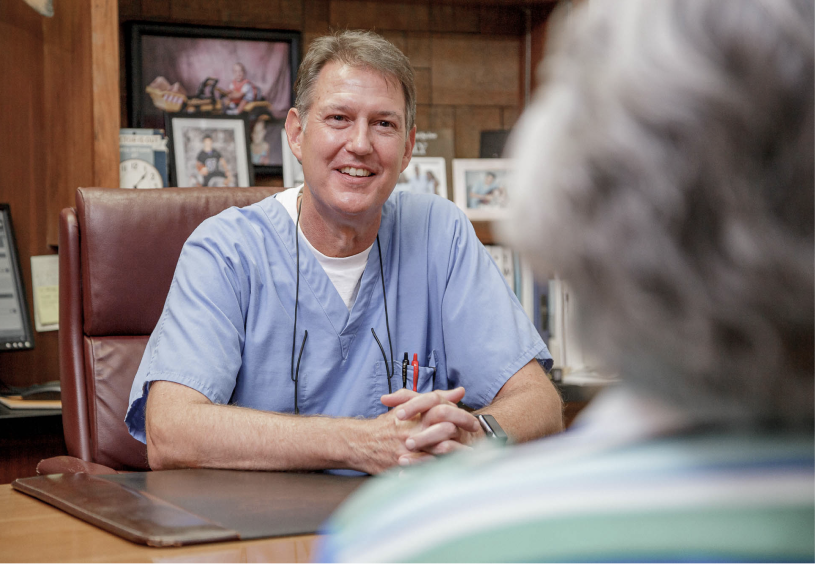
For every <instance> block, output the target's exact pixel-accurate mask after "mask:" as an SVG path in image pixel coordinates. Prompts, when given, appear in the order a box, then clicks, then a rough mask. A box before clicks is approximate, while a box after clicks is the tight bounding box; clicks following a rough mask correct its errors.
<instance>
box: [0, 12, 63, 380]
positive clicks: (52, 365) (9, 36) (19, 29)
mask: <svg viewBox="0 0 815 564" xmlns="http://www.w3.org/2000/svg"><path fill="white" fill-rule="evenodd" d="M42 20H43V18H42V16H40V15H39V14H37V13H36V12H35V11H34V10H32V9H31V8H29V7H28V6H26V5H25V4H24V3H23V2H22V1H14V0H12V1H7V2H0V53H2V55H0V76H2V77H3V79H2V80H0V100H2V102H0V162H2V166H0V201H2V202H4V203H8V204H9V205H10V206H11V215H12V221H13V223H14V231H15V233H16V235H17V247H18V249H19V252H20V265H21V266H22V269H23V278H24V280H25V285H26V292H27V294H28V299H29V302H31V301H32V296H31V266H30V258H31V256H32V255H40V254H49V253H53V252H54V251H53V250H52V249H51V248H50V247H49V246H48V244H47V241H46V237H47V229H48V227H47V217H48V214H47V211H46V210H47V197H46V195H47V192H46V190H45V178H46V174H45V167H46V152H47V150H48V149H47V147H48V145H47V141H46V140H45V139H44V138H43V136H44V134H45V132H46V130H47V121H46V118H45V77H44V67H45V42H44V37H43V26H42ZM29 313H31V314H32V317H31V318H32V321H33V319H34V318H33V310H32V311H30V312H29ZM56 336H57V334H56V332H52V333H40V334H37V335H35V343H36V348H35V349H34V350H33V351H17V352H9V353H0V379H1V380H3V382H5V383H6V384H9V385H26V384H28V383H29V382H31V381H32V379H34V378H36V379H37V380H39V381H47V380H56V379H58V378H59V374H58V368H57V339H56ZM35 374H38V375H39V376H34V375H35Z"/></svg>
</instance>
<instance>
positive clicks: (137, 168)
mask: <svg viewBox="0 0 815 564" xmlns="http://www.w3.org/2000/svg"><path fill="white" fill-rule="evenodd" d="M119 187H120V188H164V181H163V180H162V179H161V173H160V172H159V171H158V169H157V168H156V167H154V166H153V165H151V164H150V163H148V162H147V161H143V160H141V159H127V160H126V161H122V162H121V163H119Z"/></svg>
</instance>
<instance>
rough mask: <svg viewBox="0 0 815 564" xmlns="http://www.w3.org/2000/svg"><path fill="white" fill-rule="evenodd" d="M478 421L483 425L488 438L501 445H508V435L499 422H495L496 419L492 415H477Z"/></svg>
mask: <svg viewBox="0 0 815 564" xmlns="http://www.w3.org/2000/svg"><path fill="white" fill-rule="evenodd" d="M476 419H478V422H479V423H480V424H481V428H482V429H483V430H484V434H485V435H487V438H488V439H490V440H491V441H497V442H499V443H501V444H506V442H507V438H508V437H507V434H506V433H505V432H504V430H503V429H502V428H501V426H500V425H499V424H498V421H496V420H495V417H493V416H492V415H487V414H486V413H480V414H478V415H476Z"/></svg>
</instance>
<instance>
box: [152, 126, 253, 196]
mask: <svg viewBox="0 0 815 564" xmlns="http://www.w3.org/2000/svg"><path fill="white" fill-rule="evenodd" d="M167 131H168V133H169V140H170V146H171V147H172V150H173V160H172V164H171V170H172V172H173V179H174V180H175V185H176V186H178V187H180V188H192V187H195V186H210V187H216V186H236V187H242V188H248V187H249V186H251V185H252V184H254V180H255V179H254V172H253V170H252V164H251V162H250V161H249V158H248V153H247V146H248V144H249V138H248V132H247V131H246V122H245V121H244V120H243V119H241V118H231V117H226V116H209V117H186V116H184V115H183V114H180V115H179V114H169V115H168V116H167Z"/></svg>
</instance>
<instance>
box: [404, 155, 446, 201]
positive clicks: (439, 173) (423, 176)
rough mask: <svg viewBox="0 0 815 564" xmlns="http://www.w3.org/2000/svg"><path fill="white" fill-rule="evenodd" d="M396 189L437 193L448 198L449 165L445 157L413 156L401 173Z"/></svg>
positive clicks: (419, 192) (420, 192)
mask: <svg viewBox="0 0 815 564" xmlns="http://www.w3.org/2000/svg"><path fill="white" fill-rule="evenodd" d="M394 190H395V191H400V190H406V191H408V192H416V193H418V194H436V195H437V196H441V197H442V198H447V167H446V166H445V162H444V157H413V158H411V159H410V164H409V165H408V167H407V168H406V169H405V170H404V172H402V173H401V174H400V175H399V180H398V181H397V183H396V188H395V189H394Z"/></svg>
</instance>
